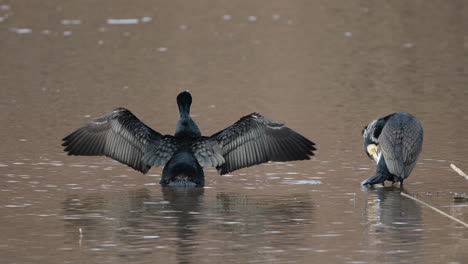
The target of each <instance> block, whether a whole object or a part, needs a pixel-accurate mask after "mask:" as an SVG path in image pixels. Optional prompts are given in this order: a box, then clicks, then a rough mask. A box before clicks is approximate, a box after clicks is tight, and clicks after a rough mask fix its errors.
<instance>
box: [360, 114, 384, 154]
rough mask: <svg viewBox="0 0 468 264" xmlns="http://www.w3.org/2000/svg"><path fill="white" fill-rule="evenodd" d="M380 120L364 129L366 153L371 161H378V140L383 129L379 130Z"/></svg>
mask: <svg viewBox="0 0 468 264" xmlns="http://www.w3.org/2000/svg"><path fill="white" fill-rule="evenodd" d="M377 124H378V120H374V121H372V122H371V123H369V124H368V125H367V126H365V127H364V128H363V129H362V137H363V139H364V151H365V152H366V154H367V156H368V157H369V158H370V159H371V160H375V161H378V160H377V159H376V157H377V155H379V151H378V144H379V141H378V138H379V136H380V133H381V132H382V128H377Z"/></svg>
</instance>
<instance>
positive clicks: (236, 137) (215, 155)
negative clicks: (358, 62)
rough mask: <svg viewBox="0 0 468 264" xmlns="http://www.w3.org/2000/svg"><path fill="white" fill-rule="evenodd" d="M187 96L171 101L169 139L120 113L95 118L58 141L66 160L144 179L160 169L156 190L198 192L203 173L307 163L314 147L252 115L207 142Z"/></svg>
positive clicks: (276, 125) (279, 126)
mask: <svg viewBox="0 0 468 264" xmlns="http://www.w3.org/2000/svg"><path fill="white" fill-rule="evenodd" d="M191 104H192V96H191V95H190V93H189V92H188V91H185V92H182V93H180V94H179V95H178V96H177V105H178V107H179V114H180V117H179V120H178V122H177V125H176V131H175V134H174V136H172V135H162V134H160V133H158V132H157V131H155V130H153V129H151V128H150V127H148V126H146V125H145V124H144V123H143V122H141V121H140V120H139V119H138V118H137V117H136V116H135V115H133V114H132V113H131V112H130V111H129V110H127V109H125V108H117V109H116V110H114V111H113V112H111V113H108V114H106V115H104V116H102V117H99V118H96V119H94V120H93V121H91V122H89V123H87V124H86V125H84V126H83V127H81V128H79V129H77V130H76V131H74V132H72V133H71V134H70V135H68V136H66V137H65V138H64V139H63V141H64V142H63V144H62V145H63V146H65V151H66V152H67V153H68V155H85V156H101V155H104V156H107V157H110V158H112V159H115V160H117V161H119V162H121V163H123V164H126V165H128V166H130V167H132V168H133V169H135V170H138V171H140V172H142V173H146V172H147V171H148V170H149V169H150V167H157V166H164V169H163V173H162V177H161V180H160V184H161V185H169V186H203V185H204V182H205V179H204V178H205V177H204V173H203V167H214V168H217V170H218V172H219V173H220V174H226V173H228V172H231V171H234V170H238V169H241V168H245V167H249V166H252V165H256V164H260V163H264V162H267V161H291V160H308V159H310V156H313V155H314V153H313V151H314V150H315V147H314V145H315V144H314V143H313V142H312V141H310V140H308V139H307V138H305V137H304V136H302V135H300V134H299V133H297V132H295V131H294V130H292V129H290V128H288V127H286V126H285V125H284V124H282V123H277V122H273V121H270V120H268V119H265V118H264V117H263V116H261V115H260V114H258V113H252V114H249V115H246V116H244V117H242V118H241V119H240V120H239V121H237V122H236V123H234V124H233V125H231V126H229V127H227V128H226V129H223V130H221V131H219V132H217V133H215V134H213V135H211V136H209V137H206V136H202V135H201V132H200V129H199V128H198V126H197V125H196V124H195V122H194V121H193V119H192V118H191V117H190V105H191Z"/></svg>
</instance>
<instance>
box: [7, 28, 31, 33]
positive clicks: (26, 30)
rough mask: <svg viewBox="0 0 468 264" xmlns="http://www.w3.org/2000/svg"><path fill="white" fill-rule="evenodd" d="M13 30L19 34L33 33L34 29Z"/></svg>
mask: <svg viewBox="0 0 468 264" xmlns="http://www.w3.org/2000/svg"><path fill="white" fill-rule="evenodd" d="M11 31H13V32H15V33H17V34H31V33H32V29H30V28H12V29H11Z"/></svg>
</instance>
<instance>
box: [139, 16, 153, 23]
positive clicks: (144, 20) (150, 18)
mask: <svg viewBox="0 0 468 264" xmlns="http://www.w3.org/2000/svg"><path fill="white" fill-rule="evenodd" d="M152 20H153V18H152V17H142V18H141V22H143V23H148V22H151V21H152Z"/></svg>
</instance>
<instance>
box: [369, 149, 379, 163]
mask: <svg viewBox="0 0 468 264" xmlns="http://www.w3.org/2000/svg"><path fill="white" fill-rule="evenodd" d="M367 153H369V155H370V156H371V157H372V158H373V159H374V160H375V162H377V163H378V162H379V160H380V154H381V153H380V151H379V147H378V146H377V145H375V144H369V145H367Z"/></svg>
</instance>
